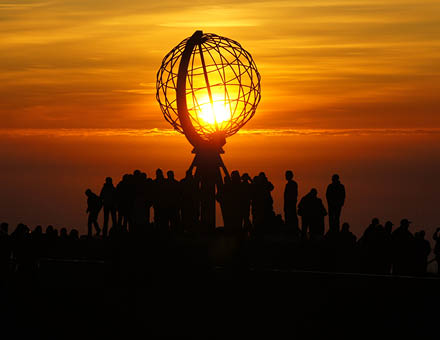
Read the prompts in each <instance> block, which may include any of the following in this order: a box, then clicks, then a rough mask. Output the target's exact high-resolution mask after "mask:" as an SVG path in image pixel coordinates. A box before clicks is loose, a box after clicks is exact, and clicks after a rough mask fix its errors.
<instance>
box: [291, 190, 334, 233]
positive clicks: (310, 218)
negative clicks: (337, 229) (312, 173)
mask: <svg viewBox="0 0 440 340" xmlns="http://www.w3.org/2000/svg"><path fill="white" fill-rule="evenodd" d="M317 195H318V191H317V190H316V189H315V188H313V189H312V190H310V192H309V193H308V194H307V195H305V196H304V197H303V198H302V199H301V201H300V202H299V204H298V215H300V216H301V217H302V226H301V233H302V237H303V238H306V237H307V231H310V238H315V239H316V238H319V237H322V236H323V235H324V229H325V228H324V217H325V216H327V211H326V210H325V207H324V205H323V204H322V200H321V199H320V198H318V196H317Z"/></svg>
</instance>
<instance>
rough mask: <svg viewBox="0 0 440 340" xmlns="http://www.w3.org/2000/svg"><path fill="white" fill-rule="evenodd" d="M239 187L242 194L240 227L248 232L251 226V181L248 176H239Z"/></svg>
mask: <svg viewBox="0 0 440 340" xmlns="http://www.w3.org/2000/svg"><path fill="white" fill-rule="evenodd" d="M241 187H242V192H243V197H242V204H241V207H242V218H243V222H242V225H243V227H244V228H245V230H247V231H250V229H251V226H252V224H251V220H250V213H251V200H252V179H251V178H250V176H249V174H247V173H244V174H243V175H242V176H241Z"/></svg>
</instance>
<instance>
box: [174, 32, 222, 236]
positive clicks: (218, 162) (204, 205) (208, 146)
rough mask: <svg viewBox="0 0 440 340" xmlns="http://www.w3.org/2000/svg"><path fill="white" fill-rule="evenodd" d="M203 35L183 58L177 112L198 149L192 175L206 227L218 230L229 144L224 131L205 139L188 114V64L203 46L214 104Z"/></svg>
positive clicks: (197, 36) (196, 37) (195, 36)
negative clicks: (218, 206)
mask: <svg viewBox="0 0 440 340" xmlns="http://www.w3.org/2000/svg"><path fill="white" fill-rule="evenodd" d="M202 36H203V32H202V31H196V32H195V33H194V34H193V35H192V36H191V38H189V39H188V41H187V43H186V46H185V49H184V51H183V53H182V58H181V59H180V65H179V72H178V76H177V89H176V92H177V93H176V100H177V111H178V115H179V120H180V124H181V125H182V129H183V132H184V133H185V136H186V138H187V139H188V141H189V142H190V143H191V144H192V145H193V146H194V151H193V152H194V153H195V154H196V156H195V158H194V160H193V162H192V164H191V167H190V169H189V170H190V171H191V172H192V170H193V168H194V167H195V168H196V169H197V170H196V174H195V178H196V180H197V181H198V182H199V183H200V208H201V209H200V210H201V211H200V214H201V222H202V225H204V226H206V227H207V228H208V229H210V230H213V229H215V218H216V214H215V205H216V203H215V202H216V199H215V196H216V188H217V191H218V190H221V186H222V185H223V180H222V175H221V172H220V168H221V169H223V171H224V172H225V175H226V176H227V177H229V173H228V171H227V169H226V166H225V165H224V163H223V160H222V158H221V156H220V153H223V149H222V146H223V145H224V144H225V143H226V139H225V137H224V136H222V133H221V132H218V133H217V135H216V136H215V137H217V138H212V139H211V140H210V141H205V140H203V139H202V138H201V137H200V136H199V135H198V134H197V132H196V131H195V129H194V126H193V125H192V123H191V120H190V116H189V113H188V107H187V101H186V82H187V76H188V65H189V61H190V58H191V55H192V53H193V50H194V48H197V47H199V50H200V56H201V60H202V62H203V73H204V78H205V82H206V87H207V89H208V92H209V94H210V96H209V97H210V102H211V105H212V95H211V92H210V91H211V90H210V84H209V80H208V75H207V73H206V66H205V64H204V57H203V52H202V50H201V47H200V46H201V43H202V42H203V41H202Z"/></svg>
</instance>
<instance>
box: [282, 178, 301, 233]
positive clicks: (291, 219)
mask: <svg viewBox="0 0 440 340" xmlns="http://www.w3.org/2000/svg"><path fill="white" fill-rule="evenodd" d="M286 180H287V183H286V186H285V188H284V220H285V222H286V226H288V227H291V228H293V229H295V230H296V229H298V215H297V212H296V204H297V202H298V184H297V183H296V182H295V181H294V180H293V172H292V171H291V170H287V171H286Z"/></svg>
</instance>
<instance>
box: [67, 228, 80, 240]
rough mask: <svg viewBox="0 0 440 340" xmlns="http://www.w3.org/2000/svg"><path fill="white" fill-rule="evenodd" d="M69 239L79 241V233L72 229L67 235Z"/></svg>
mask: <svg viewBox="0 0 440 340" xmlns="http://www.w3.org/2000/svg"><path fill="white" fill-rule="evenodd" d="M69 238H70V239H71V240H78V239H79V232H78V230H76V229H72V230H71V231H70V233H69Z"/></svg>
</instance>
